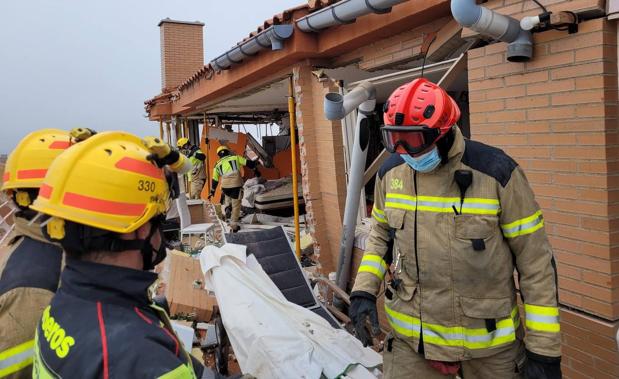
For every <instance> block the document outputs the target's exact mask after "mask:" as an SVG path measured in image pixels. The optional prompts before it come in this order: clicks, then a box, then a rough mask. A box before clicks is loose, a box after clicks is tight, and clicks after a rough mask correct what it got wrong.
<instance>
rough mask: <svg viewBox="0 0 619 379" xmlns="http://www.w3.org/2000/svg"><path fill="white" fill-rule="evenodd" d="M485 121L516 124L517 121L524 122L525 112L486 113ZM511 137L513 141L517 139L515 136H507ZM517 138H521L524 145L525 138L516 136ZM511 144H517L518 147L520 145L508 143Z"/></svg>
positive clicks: (512, 142)
mask: <svg viewBox="0 0 619 379" xmlns="http://www.w3.org/2000/svg"><path fill="white" fill-rule="evenodd" d="M486 120H487V121H488V122H517V121H524V120H525V112H522V111H495V112H489V111H487V114H486ZM509 137H512V138H513V139H514V140H515V139H517V137H516V135H514V136H509ZM518 137H523V138H522V140H523V141H522V143H526V136H518ZM508 142H509V143H511V144H517V145H520V144H522V143H516V142H514V141H511V140H510V141H508Z"/></svg>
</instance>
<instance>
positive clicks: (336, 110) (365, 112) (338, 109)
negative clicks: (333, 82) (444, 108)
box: [324, 82, 376, 290]
mask: <svg viewBox="0 0 619 379" xmlns="http://www.w3.org/2000/svg"><path fill="white" fill-rule="evenodd" d="M355 108H358V111H359V112H358V114H357V127H356V128H355V137H354V145H353V149H352V157H351V160H350V169H349V172H348V187H347V189H346V205H345V208H344V225H343V227H342V239H341V241H340V254H339V259H338V267H337V285H338V286H339V287H340V288H342V289H344V290H346V285H347V283H348V279H349V278H350V264H351V260H352V249H353V242H354V240H355V229H356V227H357V214H358V213H359V201H360V197H361V189H362V188H363V174H364V173H365V161H366V159H367V156H368V146H369V142H370V122H371V119H370V118H369V117H370V116H371V115H373V114H374V109H375V108H376V89H375V87H374V85H373V84H372V83H370V82H361V83H360V84H359V85H358V86H357V87H355V88H354V89H353V90H352V91H350V92H349V93H348V94H346V96H342V95H340V94H339V93H335V92H331V93H328V94H327V95H326V96H325V103H324V111H325V116H326V118H327V119H328V120H331V121H334V120H341V119H343V118H344V117H346V115H347V114H348V113H350V112H352V111H353V110H355Z"/></svg>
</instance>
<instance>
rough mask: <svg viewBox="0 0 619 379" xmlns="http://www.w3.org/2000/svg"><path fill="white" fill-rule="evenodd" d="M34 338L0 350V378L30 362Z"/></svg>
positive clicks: (26, 365)
mask: <svg viewBox="0 0 619 379" xmlns="http://www.w3.org/2000/svg"><path fill="white" fill-rule="evenodd" d="M33 348H34V340H30V341H26V342H24V343H21V344H19V345H17V346H14V347H12V348H10V349H8V350H4V351H3V352H0V378H2V377H5V376H8V375H9V374H12V373H15V372H17V371H19V370H21V369H23V368H24V367H28V366H29V365H31V364H32V356H33Z"/></svg>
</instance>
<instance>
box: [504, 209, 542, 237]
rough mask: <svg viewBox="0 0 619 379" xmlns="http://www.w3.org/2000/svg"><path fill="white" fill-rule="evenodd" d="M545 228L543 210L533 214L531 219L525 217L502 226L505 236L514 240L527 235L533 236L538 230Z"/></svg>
mask: <svg viewBox="0 0 619 379" xmlns="http://www.w3.org/2000/svg"><path fill="white" fill-rule="evenodd" d="M543 227H544V217H543V216H542V211H541V210H539V211H537V212H535V213H533V214H532V215H531V216H529V217H525V218H522V219H520V220H516V221H514V222H510V223H509V224H503V225H501V229H502V230H503V235H504V236H505V237H507V238H513V237H518V236H523V235H526V234H531V233H533V232H535V231H536V230H539V229H541V228H543Z"/></svg>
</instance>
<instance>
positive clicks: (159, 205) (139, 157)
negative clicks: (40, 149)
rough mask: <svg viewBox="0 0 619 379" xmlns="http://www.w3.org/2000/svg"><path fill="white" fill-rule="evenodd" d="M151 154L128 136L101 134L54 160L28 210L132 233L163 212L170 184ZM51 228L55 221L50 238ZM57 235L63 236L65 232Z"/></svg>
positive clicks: (114, 133)
mask: <svg viewBox="0 0 619 379" xmlns="http://www.w3.org/2000/svg"><path fill="white" fill-rule="evenodd" d="M150 154H151V152H150V151H149V150H148V149H147V148H146V147H145V146H144V144H143V142H142V140H141V139H140V138H138V137H136V136H134V135H132V134H129V133H124V132H103V133H99V134H97V135H95V136H93V137H91V138H89V139H87V140H86V141H84V142H80V143H79V144H77V145H75V146H74V147H73V148H71V149H69V150H67V151H65V153H63V154H61V155H60V156H58V158H56V160H55V161H54V162H53V163H52V165H51V166H50V168H49V170H48V172H47V175H46V176H45V180H44V181H43V183H42V184H41V188H40V190H39V196H38V197H37V200H36V201H35V202H34V204H33V205H32V206H31V208H32V209H34V210H36V211H38V212H41V213H44V214H47V215H50V216H54V217H55V218H57V219H62V220H68V221H72V222H74V223H78V224H82V225H87V226H91V227H95V228H99V229H103V230H107V231H111V232H116V233H129V232H132V231H134V230H136V229H138V228H139V227H140V226H142V225H144V224H145V223H147V222H148V221H149V220H150V219H152V218H153V217H155V216H157V215H159V214H163V213H165V212H166V210H167V205H168V199H169V189H168V184H167V182H166V178H165V175H164V171H163V169H160V168H158V167H157V166H156V165H155V164H154V163H152V162H151V161H149V160H148V159H147V158H146V157H147V156H149V155H150ZM55 224H56V225H57V226H58V225H59V223H57V222H56V223H55ZM60 224H62V223H60ZM50 226H51V228H52V229H53V228H54V223H50V224H48V232H49V234H50V235H52V234H54V233H52V232H53V230H50ZM56 232H57V233H55V234H56V235H57V236H58V238H59V239H61V238H63V237H60V236H59V234H64V230H61V231H58V230H57V231H56ZM52 237H53V236H52ZM54 238H56V237H54Z"/></svg>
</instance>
